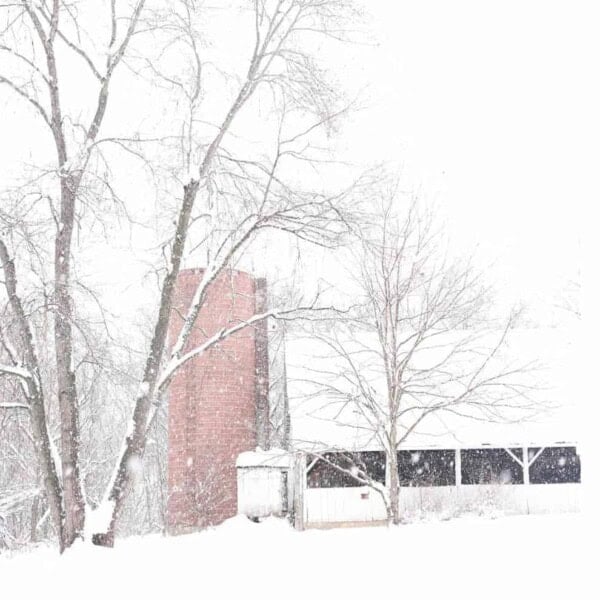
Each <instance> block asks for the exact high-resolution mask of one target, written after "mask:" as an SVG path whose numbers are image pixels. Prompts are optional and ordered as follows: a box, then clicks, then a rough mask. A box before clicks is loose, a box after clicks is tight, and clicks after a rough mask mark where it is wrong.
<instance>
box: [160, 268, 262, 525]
mask: <svg viewBox="0 0 600 600" xmlns="http://www.w3.org/2000/svg"><path fill="white" fill-rule="evenodd" d="M202 275H203V270H202V269H188V270H184V271H182V272H181V273H180V274H179V277H178V280H177V289H176V294H175V302H174V306H173V311H172V314H171V320H170V324H169V338H170V340H171V341H172V342H173V341H174V340H175V339H176V337H177V335H178V334H179V331H180V329H181V326H182V324H183V316H184V315H185V313H186V311H187V309H188V308H189V306H190V303H191V299H192V297H193V295H194V292H195V290H196V287H197V285H198V283H199V281H200V280H201V278H202ZM263 298H264V282H263V280H255V279H254V278H253V277H252V276H250V275H249V274H247V273H243V272H241V271H233V270H231V271H226V272H225V273H223V274H221V275H220V276H219V278H218V279H217V280H215V281H214V282H213V283H212V284H211V286H210V287H209V291H208V295H207V299H206V302H205V305H204V307H203V309H202V310H201V311H200V314H199V316H198V319H197V321H196V324H195V326H194V330H193V332H192V335H191V336H190V340H189V342H188V346H187V349H188V350H191V349H192V348H195V347H197V346H199V345H200V344H202V342H204V341H205V340H206V338H207V337H208V336H211V335H213V334H214V333H216V332H217V331H218V330H220V329H222V328H224V327H230V326H232V325H235V324H237V323H239V322H240V321H243V320H246V319H248V318H249V317H251V316H252V315H254V314H256V313H257V312H261V311H262V310H264V300H263ZM264 326H265V325H263V324H260V325H259V326H258V327H247V328H245V329H243V330H241V331H240V332H238V333H236V334H234V335H232V336H231V337H229V338H228V339H226V340H223V341H221V342H220V343H219V344H217V345H216V346H213V348H211V349H210V350H208V351H207V352H205V353H204V354H203V355H202V356H199V357H197V358H194V359H192V360H190V361H189V362H188V363H187V364H185V365H184V366H183V367H182V368H181V369H180V370H179V371H178V372H177V374H176V376H175V377H174V379H173V381H172V382H171V385H170V388H169V436H168V438H169V451H168V490H169V496H168V503H167V526H168V529H169V531H170V532H171V533H178V532H184V531H189V530H193V529H196V528H198V527H203V526H206V525H216V524H218V523H221V522H222V521H224V520H225V519H227V518H229V517H231V516H234V515H235V514H236V512H237V484H236V469H235V460H236V457H237V455H238V454H239V453H240V452H244V451H246V450H251V449H254V448H255V447H256V445H257V436H256V419H257V394H258V395H260V394H261V393H263V392H264V388H265V386H264V381H265V378H266V377H267V376H268V375H267V374H266V373H265V372H263V370H266V368H267V367H266V365H267V360H266V346H264V344H263V343H262V340H263V339H264V336H263V335H261V333H262V329H261V328H264ZM257 359H259V360H257ZM257 363H258V364H259V365H260V368H259V369H257Z"/></svg>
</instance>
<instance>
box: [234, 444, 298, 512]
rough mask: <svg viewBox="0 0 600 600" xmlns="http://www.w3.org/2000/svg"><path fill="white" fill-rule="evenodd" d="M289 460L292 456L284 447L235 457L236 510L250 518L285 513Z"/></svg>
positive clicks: (289, 494) (288, 505)
mask: <svg viewBox="0 0 600 600" xmlns="http://www.w3.org/2000/svg"><path fill="white" fill-rule="evenodd" d="M292 464H293V456H292V455H291V454H290V453H288V452H286V451H285V450H280V449H272V450H264V451H263V450H260V449H259V448H257V449H256V451H253V452H242V454H240V455H239V456H238V458H237V461H236V467H237V488H238V513H239V514H242V515H246V516H248V517H250V518H252V519H259V518H263V517H268V516H278V517H282V516H285V515H287V514H288V513H289V509H290V502H291V498H292V490H291V486H292V483H293V482H292V478H291V477H290V469H291V467H292Z"/></svg>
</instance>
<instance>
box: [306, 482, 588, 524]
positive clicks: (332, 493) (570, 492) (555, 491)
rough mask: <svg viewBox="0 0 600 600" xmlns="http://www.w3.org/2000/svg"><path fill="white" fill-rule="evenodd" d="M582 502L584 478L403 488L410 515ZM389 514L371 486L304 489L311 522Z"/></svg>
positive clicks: (571, 508) (566, 507)
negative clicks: (579, 481) (576, 480)
mask: <svg viewBox="0 0 600 600" xmlns="http://www.w3.org/2000/svg"><path fill="white" fill-rule="evenodd" d="M580 507H581V484H578V483H563V484H545V485H531V484H530V485H462V486H445V487H408V488H402V489H401V490H400V513H401V515H402V516H403V517H404V518H407V519H410V518H414V517H418V516H421V515H424V514H427V513H436V514H438V515H440V516H441V517H449V516H453V515H455V514H458V513H461V512H473V513H479V514H481V513H486V512H499V513H505V514H530V513H531V514H536V513H537V514H539V513H546V512H576V511H578V510H580ZM386 516H387V515H386V510H385V504H384V502H383V499H382V498H381V495H380V494H379V493H378V492H376V491H375V490H373V489H371V488H368V487H346V488H307V489H305V490H304V518H305V523H306V525H307V526H310V525H322V524H326V523H355V522H372V521H383V520H385V519H386Z"/></svg>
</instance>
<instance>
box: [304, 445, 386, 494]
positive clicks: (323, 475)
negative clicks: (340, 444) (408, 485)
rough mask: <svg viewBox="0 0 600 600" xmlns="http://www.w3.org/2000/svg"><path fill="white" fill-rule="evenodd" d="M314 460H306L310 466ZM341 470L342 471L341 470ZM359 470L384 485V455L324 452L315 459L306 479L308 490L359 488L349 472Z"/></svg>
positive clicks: (359, 485) (357, 481)
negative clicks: (320, 456) (321, 456)
mask: <svg viewBox="0 0 600 600" xmlns="http://www.w3.org/2000/svg"><path fill="white" fill-rule="evenodd" d="M314 461H315V458H314V457H313V458H311V457H308V458H307V466H310V465H311V464H312V463H313V462H314ZM342 469H343V470H342ZM357 469H360V470H361V471H363V472H364V473H366V474H367V475H368V477H370V478H371V479H373V480H375V481H377V482H379V483H382V484H384V483H385V454H384V453H383V452H374V451H368V452H326V453H324V454H323V458H318V459H316V462H315V464H314V466H313V467H312V468H311V469H310V470H309V471H308V473H307V476H306V479H307V485H308V487H309V488H336V487H361V486H364V485H365V484H364V483H361V482H360V481H359V480H358V479H356V477H353V476H352V475H351V474H350V473H348V472H344V471H350V472H353V471H354V472H356V471H357Z"/></svg>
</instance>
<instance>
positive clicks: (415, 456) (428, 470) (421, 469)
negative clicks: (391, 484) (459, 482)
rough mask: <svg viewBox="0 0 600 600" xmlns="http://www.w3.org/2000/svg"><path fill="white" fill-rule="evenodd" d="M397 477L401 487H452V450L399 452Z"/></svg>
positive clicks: (453, 480) (453, 474) (453, 481)
mask: <svg viewBox="0 0 600 600" xmlns="http://www.w3.org/2000/svg"><path fill="white" fill-rule="evenodd" d="M398 475H399V477H400V485H401V486H403V487H425V486H442V485H454V484H455V482H456V479H455V471H454V450H401V451H400V452H398Z"/></svg>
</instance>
